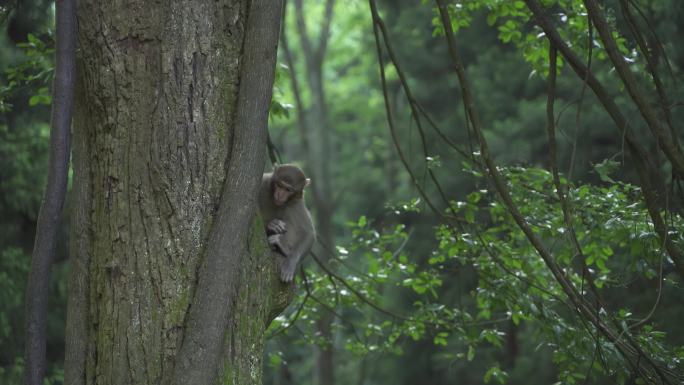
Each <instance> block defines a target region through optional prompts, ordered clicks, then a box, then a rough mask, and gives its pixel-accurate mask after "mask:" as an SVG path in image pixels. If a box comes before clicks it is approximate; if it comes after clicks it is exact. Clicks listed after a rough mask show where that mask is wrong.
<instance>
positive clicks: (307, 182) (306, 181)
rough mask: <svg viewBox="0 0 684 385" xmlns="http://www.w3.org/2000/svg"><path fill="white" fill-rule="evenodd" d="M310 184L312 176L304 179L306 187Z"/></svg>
mask: <svg viewBox="0 0 684 385" xmlns="http://www.w3.org/2000/svg"><path fill="white" fill-rule="evenodd" d="M310 184H311V179H310V178H306V180H305V181H304V187H306V186H308V185H310Z"/></svg>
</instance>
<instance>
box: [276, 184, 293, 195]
mask: <svg viewBox="0 0 684 385" xmlns="http://www.w3.org/2000/svg"><path fill="white" fill-rule="evenodd" d="M277 185H278V187H280V188H281V189H283V190H285V191H287V192H290V193H291V192H294V189H293V188H292V187H290V185H288V184H286V183H283V182H278V183H277Z"/></svg>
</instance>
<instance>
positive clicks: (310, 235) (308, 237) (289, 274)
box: [280, 225, 316, 282]
mask: <svg viewBox="0 0 684 385" xmlns="http://www.w3.org/2000/svg"><path fill="white" fill-rule="evenodd" d="M301 231H302V237H301V239H298V240H296V242H295V243H294V247H293V248H292V250H290V252H289V253H286V254H285V260H284V261H282V264H281V266H280V279H281V280H282V281H283V282H290V281H292V278H293V277H294V274H295V271H296V270H297V263H299V260H300V259H302V257H303V256H305V255H306V254H308V253H309V251H311V247H313V244H314V241H315V239H316V235H315V233H314V229H313V225H312V226H311V228H310V229H301Z"/></svg>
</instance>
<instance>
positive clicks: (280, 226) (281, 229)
mask: <svg viewBox="0 0 684 385" xmlns="http://www.w3.org/2000/svg"><path fill="white" fill-rule="evenodd" d="M266 231H267V233H268V234H285V232H286V231H287V227H286V225H285V222H283V221H281V220H280V219H277V218H276V219H274V220H272V221H271V222H269V224H268V225H267V226H266Z"/></svg>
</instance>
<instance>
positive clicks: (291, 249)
mask: <svg viewBox="0 0 684 385" xmlns="http://www.w3.org/2000/svg"><path fill="white" fill-rule="evenodd" d="M285 222H286V223H287V232H286V233H283V234H273V235H270V236H269V237H268V243H269V245H271V247H272V248H273V249H275V250H276V251H278V252H279V253H280V254H282V255H283V256H284V257H285V258H282V259H281V258H278V259H277V261H278V264H279V265H280V279H281V280H282V281H283V282H290V281H292V278H293V277H294V273H295V270H296V269H297V263H298V262H299V260H300V259H301V258H302V257H303V256H304V255H306V254H307V253H308V252H309V251H310V250H311V247H312V246H313V243H314V240H315V239H316V235H315V230H314V227H313V222H312V221H311V216H310V215H309V212H308V211H307V210H306V208H305V207H304V205H303V204H302V205H301V206H299V207H298V209H297V210H294V211H293V212H291V213H290V215H289V216H288V217H287V218H286V219H285Z"/></svg>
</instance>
